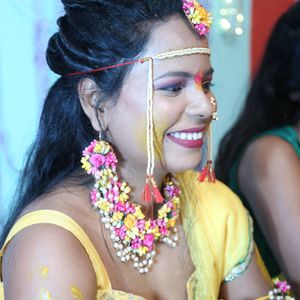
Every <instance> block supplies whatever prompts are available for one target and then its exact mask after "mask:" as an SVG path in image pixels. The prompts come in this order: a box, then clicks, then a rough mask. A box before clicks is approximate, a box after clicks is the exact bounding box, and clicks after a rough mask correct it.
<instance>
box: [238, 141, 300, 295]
mask: <svg viewBox="0 0 300 300" xmlns="http://www.w3.org/2000/svg"><path fill="white" fill-rule="evenodd" d="M238 178H239V183H240V187H241V190H242V192H243V193H244V194H245V196H246V197H247V199H248V200H249V203H250V205H251V207H252V209H253V211H254V213H255V216H256V218H257V220H258V223H259V225H260V227H261V229H262V231H263V234H264V236H265V238H266V240H267V242H268V244H269V245H270V247H271V249H272V251H273V253H274V255H275V257H276V259H277V260H278V262H279V264H280V266H281V268H282V270H283V272H284V274H285V276H286V278H287V279H288V280H289V283H290V284H291V285H292V288H293V291H294V293H295V294H296V296H298V297H300V255H299V253H300V160H299V158H298V156H297V154H296V153H295V151H294V149H293V148H292V147H291V145H289V144H288V143H287V142H285V141H283V140H282V139H280V138H278V137H273V136H266V137H263V138H260V139H258V140H256V141H254V142H253V143H252V144H251V145H250V146H249V147H248V149H247V151H246V152H245V154H244V156H243V158H242V161H241V164H240V168H239V175H238Z"/></svg>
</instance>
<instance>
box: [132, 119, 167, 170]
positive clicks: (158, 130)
mask: <svg viewBox="0 0 300 300" xmlns="http://www.w3.org/2000/svg"><path fill="white" fill-rule="evenodd" d="M139 124H140V126H139V127H137V128H136V131H135V137H136V139H137V142H138V146H139V147H140V149H143V151H144V152H145V154H147V133H146V123H145V119H143V120H141V121H140V122H139ZM166 128H167V127H166V125H165V124H163V123H162V122H161V121H160V122H157V121H156V120H154V152H155V153H154V154H155V158H156V159H155V160H156V161H157V160H158V161H159V162H160V163H161V165H162V166H163V165H164V157H163V138H164V132H165V130H166Z"/></svg>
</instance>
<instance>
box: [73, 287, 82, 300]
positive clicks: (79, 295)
mask: <svg viewBox="0 0 300 300" xmlns="http://www.w3.org/2000/svg"><path fill="white" fill-rule="evenodd" d="M70 291H71V294H72V296H73V298H74V299H80V300H83V294H82V292H81V291H80V289H79V288H78V287H77V286H75V285H74V286H71V288H70Z"/></svg>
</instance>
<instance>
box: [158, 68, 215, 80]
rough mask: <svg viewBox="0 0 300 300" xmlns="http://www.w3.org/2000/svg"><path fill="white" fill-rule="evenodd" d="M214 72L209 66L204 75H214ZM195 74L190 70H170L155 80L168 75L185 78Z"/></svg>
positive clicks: (192, 76)
mask: <svg viewBox="0 0 300 300" xmlns="http://www.w3.org/2000/svg"><path fill="white" fill-rule="evenodd" d="M213 73H214V69H213V68H209V69H208V70H207V71H206V72H205V73H204V76H209V75H212V74H213ZM194 76H195V74H192V73H189V72H182V71H174V72H168V73H166V74H164V75H161V76H159V77H157V78H155V79H154V81H157V80H159V79H162V78H166V77H184V78H194Z"/></svg>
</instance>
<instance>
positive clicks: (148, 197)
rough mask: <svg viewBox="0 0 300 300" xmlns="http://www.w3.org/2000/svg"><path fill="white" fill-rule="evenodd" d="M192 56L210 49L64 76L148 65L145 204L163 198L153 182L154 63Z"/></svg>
mask: <svg viewBox="0 0 300 300" xmlns="http://www.w3.org/2000/svg"><path fill="white" fill-rule="evenodd" d="M194 54H202V55H210V49H209V48H206V47H193V48H185V49H178V50H171V51H167V52H163V53H159V54H157V55H155V56H153V57H143V58H141V59H137V60H134V61H128V62H124V63H120V64H116V65H112V66H107V67H102V68H98V69H92V70H88V71H83V72H75V73H70V74H67V75H66V76H74V75H85V74H93V73H96V72H100V71H104V70H108V69H113V68H118V67H122V66H126V65H131V64H135V63H141V64H144V63H148V65H149V68H148V87H147V173H146V183H145V187H144V191H143V195H142V198H143V200H144V201H146V202H152V201H153V200H154V201H155V202H157V203H162V202H163V197H162V195H161V193H160V191H159V189H158V187H157V184H156V182H155V180H154V175H153V174H154V167H155V157H154V156H155V151H154V120H153V104H154V99H153V98H154V84H153V73H154V61H155V60H164V59H174V58H176V57H183V56H188V55H194Z"/></svg>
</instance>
